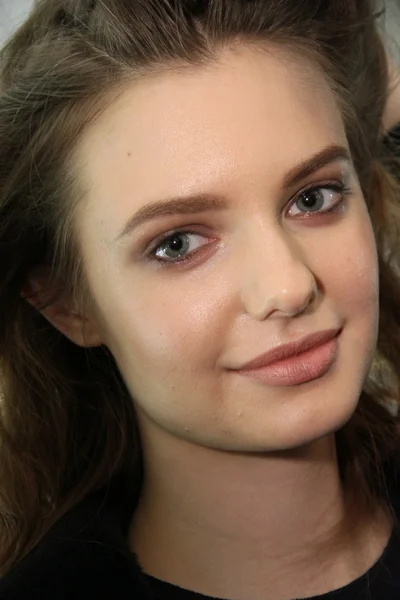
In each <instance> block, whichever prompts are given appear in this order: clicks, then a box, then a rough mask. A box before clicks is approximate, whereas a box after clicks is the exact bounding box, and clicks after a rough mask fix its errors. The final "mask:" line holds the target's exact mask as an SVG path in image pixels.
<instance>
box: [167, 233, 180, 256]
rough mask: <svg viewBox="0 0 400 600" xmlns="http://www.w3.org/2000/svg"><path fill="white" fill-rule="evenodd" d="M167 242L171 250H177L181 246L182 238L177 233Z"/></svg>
mask: <svg viewBox="0 0 400 600" xmlns="http://www.w3.org/2000/svg"><path fill="white" fill-rule="evenodd" d="M169 244H170V247H171V250H173V251H174V252H179V251H180V250H182V247H183V242H182V238H181V237H179V236H177V235H176V236H175V237H173V238H171V241H170V243H169Z"/></svg>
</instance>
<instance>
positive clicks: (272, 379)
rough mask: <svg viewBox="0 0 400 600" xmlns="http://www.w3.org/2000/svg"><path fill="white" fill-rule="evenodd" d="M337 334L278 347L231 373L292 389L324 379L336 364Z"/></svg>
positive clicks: (336, 332)
mask: <svg viewBox="0 0 400 600" xmlns="http://www.w3.org/2000/svg"><path fill="white" fill-rule="evenodd" d="M340 334H341V330H339V331H338V330H330V331H325V332H319V333H317V334H312V335H311V336H308V337H307V338H304V339H303V340H300V342H297V343H294V344H286V345H283V346H280V347H278V348H276V349H274V350H272V351H270V352H268V353H266V354H264V355H262V356H260V357H258V358H256V359H255V360H253V361H251V362H250V363H248V364H247V365H245V366H244V367H242V368H240V369H236V370H235V372H236V373H238V374H239V375H242V376H244V377H248V378H250V379H253V380H255V381H258V382H260V383H263V384H265V385H269V386H294V385H300V384H302V383H307V382H309V381H313V380H315V379H319V378H321V377H323V376H324V375H326V374H327V373H328V372H329V371H330V370H331V369H332V367H333V365H334V364H335V362H336V360H337V355H338V351H339V341H338V338H339V336H340Z"/></svg>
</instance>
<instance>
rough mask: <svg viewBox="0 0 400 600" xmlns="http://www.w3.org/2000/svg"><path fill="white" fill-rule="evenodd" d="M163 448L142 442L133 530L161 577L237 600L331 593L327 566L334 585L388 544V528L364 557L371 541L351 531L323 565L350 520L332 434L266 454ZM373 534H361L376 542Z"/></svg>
mask: <svg viewBox="0 0 400 600" xmlns="http://www.w3.org/2000/svg"><path fill="white" fill-rule="evenodd" d="M165 442H167V443H163V444H160V439H159V438H158V440H157V447H156V446H155V445H154V447H153V446H152V444H151V442H150V440H146V442H145V443H146V447H145V452H144V455H145V456H146V464H145V473H146V478H145V482H144V487H143V493H142V496H141V500H140V503H139V506H138V509H137V511H136V514H135V518H134V521H133V523H132V529H131V544H132V548H133V549H134V551H135V552H136V554H137V556H138V559H139V562H140V563H141V566H142V568H143V569H144V571H145V572H147V573H148V574H151V575H153V576H154V577H157V578H159V579H162V580H165V581H169V582H171V583H175V584H177V585H179V586H180V587H183V588H187V589H192V590H195V591H198V592H200V593H203V594H206V595H210V596H219V597H225V598H226V597H229V598H232V599H233V598H240V597H242V598H243V597H250V596H251V597H253V598H258V597H259V598H265V597H266V590H269V593H270V594H271V597H274V598H282V599H284V598H290V597H294V596H299V592H301V595H303V596H305V595H309V596H310V595H315V594H319V593H324V592H325V591H328V589H329V585H330V584H329V581H330V578H329V575H327V570H326V565H329V568H330V569H331V572H332V576H331V579H332V589H333V588H334V587H336V588H337V587H338V581H339V584H341V585H345V584H346V583H349V582H350V581H351V580H352V579H354V578H356V577H357V576H358V575H361V573H362V572H363V570H364V569H365V568H367V567H368V566H369V565H368V564H367V563H368V561H372V562H373V560H374V559H376V558H378V556H379V554H380V552H381V550H382V549H383V547H384V545H385V542H386V540H387V537H388V535H389V530H388V524H387V523H386V528H382V526H381V527H380V528H379V532H378V538H379V539H378V541H376V542H375V543H374V544H372V542H371V543H367V544H366V545H365V544H364V545H362V546H361V547H366V548H367V549H368V550H367V551H366V555H365V556H363V557H362V556H361V554H360V545H359V544H360V541H363V542H365V541H366V540H365V539H364V538H362V539H361V538H360V537H359V536H358V535H354V532H352V536H349V535H345V534H344V535H343V536H342V538H341V539H339V538H338V542H337V543H335V544H334V548H333V549H331V550H330V551H326V552H324V553H323V557H324V558H323V559H322V555H321V547H322V546H321V544H322V545H323V543H324V542H328V541H329V540H330V539H331V538H332V532H333V531H334V530H337V531H339V530H340V529H339V526H340V524H341V523H342V522H343V519H344V517H345V514H346V506H345V500H344V495H343V490H342V486H341V481H340V477H339V470H338V464H337V460H336V449H335V441H334V436H333V435H332V436H329V437H325V438H323V439H321V440H318V441H317V442H314V443H313V444H310V445H308V446H305V447H303V448H300V449H296V450H293V451H286V452H281V453H275V454H272V453H268V454H264V455H260V454H238V453H234V452H231V453H229V452H222V451H217V450H212V449H208V448H204V447H200V446H194V445H191V444H189V443H187V442H184V441H183V440H178V439H176V438H169V439H168V440H167V439H166V440H165ZM160 448H162V452H160ZM380 523H381V525H382V520H381V521H380ZM373 531H375V527H374V528H373ZM373 531H372V530H371V528H370V529H369V530H368V533H366V531H365V529H364V530H363V532H364V533H363V535H367V537H368V539H370V538H371V540H372V538H373V539H375V537H376V536H375V537H373V535H372V533H373ZM360 535H361V534H360ZM371 535H372V537H371ZM155 540H157V543H154V541H155ZM351 540H352V541H351ZM372 546H373V548H372ZM327 547H329V546H327ZM375 554H376V556H375ZM372 562H371V564H372ZM325 563H326V565H325ZM324 565H325V568H324ZM246 582H247V583H246ZM249 582H250V585H249ZM290 582H294V584H295V585H294V587H293V585H292V584H291V583H290ZM326 585H328V589H325V588H324V586H326ZM310 586H311V587H310ZM321 586H322V587H321ZM323 588H324V589H323ZM267 597H268V594H267Z"/></svg>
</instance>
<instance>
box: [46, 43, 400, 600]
mask: <svg viewBox="0 0 400 600" xmlns="http://www.w3.org/2000/svg"><path fill="white" fill-rule="evenodd" d="M331 145H338V146H342V147H344V148H348V145H347V140H346V135H345V132H344V128H343V124H342V119H341V116H340V113H339V111H338V108H337V106H336V104H335V100H334V97H333V95H332V93H331V91H330V89H329V87H328V85H327V83H326V82H325V80H324V77H323V75H322V74H321V73H320V72H319V71H318V70H317V69H316V67H314V66H313V65H311V64H310V63H308V62H307V60H306V59H304V60H302V59H301V58H299V57H296V59H295V58H294V57H292V56H290V55H289V54H288V53H287V52H285V51H284V50H283V49H277V48H271V49H270V51H269V52H268V53H266V52H263V51H261V50H257V49H255V48H252V49H249V48H246V47H240V48H236V49H235V50H229V51H226V52H224V53H222V54H221V57H220V59H219V60H218V61H216V62H215V63H213V64H210V65H209V66H207V67H202V68H187V69H184V70H179V71H176V72H168V73H165V74H163V75H160V74H159V75H157V76H154V77H152V78H148V79H146V80H143V81H142V82H140V83H139V84H138V83H135V84H134V85H132V86H130V87H128V88H127V89H126V90H125V91H124V92H123V93H122V94H121V95H120V97H119V98H118V100H116V101H115V103H114V104H113V106H112V107H111V108H109V109H108V110H107V111H106V112H105V113H104V114H103V115H102V116H101V117H100V118H99V119H98V120H97V121H96V122H95V123H94V124H93V125H92V127H91V128H90V129H89V130H88V131H87V132H86V133H85V135H84V137H83V138H82V140H81V143H80V146H79V149H78V152H77V156H76V160H77V162H78V164H79V166H80V170H81V172H82V173H83V174H82V177H83V181H82V183H83V185H84V186H85V188H86V189H87V190H88V194H87V197H86V199H85V201H83V202H82V204H81V205H80V207H79V209H78V212H77V215H76V227H77V235H78V240H79V243H80V246H81V251H82V253H83V257H84V261H85V264H86V269H87V277H88V285H89V289H90V291H91V295H92V298H93V306H92V307H91V309H90V310H89V311H86V313H85V314H84V315H81V316H79V315H77V314H76V313H77V312H79V307H76V306H70V305H68V303H67V304H65V305H63V306H60V305H58V306H55V307H52V308H51V309H48V310H47V312H46V316H47V318H48V319H49V320H50V321H51V322H53V324H54V325H55V326H56V327H58V328H59V329H60V330H61V331H63V333H64V334H65V335H67V336H68V337H70V339H72V340H73V341H74V342H76V343H78V344H82V345H88V346H90V345H96V344H105V345H107V346H108V348H109V349H110V350H111V352H112V354H113V355H114V357H115V359H116V361H117V364H118V366H119V368H120V370H121V373H122V375H123V377H124V379H125V381H126V384H127V386H128V388H129V390H130V392H131V394H132V398H133V402H134V403H135V406H136V409H137V415H138V420H139V426H140V430H141V435H142V438H143V450H144V461H145V471H146V479H145V483H144V489H143V495H142V499H141V502H140V504H139V507H138V510H137V512H136V515H135V518H134V520H133V522H132V528H131V539H130V544H131V547H132V549H133V550H134V551H135V552H136V553H137V555H138V557H139V560H140V562H141V565H142V567H143V568H144V569H145V570H146V571H147V572H148V573H150V574H152V575H154V576H156V577H159V578H162V579H165V580H167V581H170V582H173V583H176V584H178V585H180V586H182V587H186V588H190V589H194V590H196V591H199V592H201V593H204V594H209V595H214V596H219V597H226V598H231V599H232V600H234V599H236V598H243V597H252V598H254V599H258V598H260V599H261V598H265V597H273V598H276V599H278V600H279V599H281V600H284V599H287V598H291V597H294V596H297V597H298V596H306V595H313V594H319V593H324V592H326V591H328V590H330V589H333V588H337V587H340V586H342V585H345V584H346V583H348V582H349V581H351V580H352V579H354V578H355V577H357V576H359V575H360V574H361V573H362V572H363V571H365V570H366V569H367V568H368V567H369V566H370V565H371V564H372V563H373V562H374V561H375V560H376V559H377V558H378V556H379V555H380V553H381V551H382V548H383V547H384V545H385V543H386V541H387V537H388V535H389V529H390V527H389V525H388V523H387V522H386V521H383V520H379V522H377V523H375V522H374V523H365V524H363V527H361V528H360V531H359V532H358V533H357V535H354V536H353V538H352V541H349V540H347V539H346V540H343V543H342V544H338V545H335V547H334V548H333V547H332V548H331V550H329V551H327V552H326V554H324V555H323V556H321V554H319V555H317V552H316V550H315V547H316V546H315V542H316V540H317V539H318V540H321V539H325V538H326V537H327V536H328V534H329V532H330V530H331V528H332V527H333V526H335V525H336V524H337V523H338V522H339V521H340V520H341V519H342V517H343V515H344V511H345V505H344V500H343V494H342V490H341V486H340V480H339V474H338V467H337V461H336V454H335V444H334V435H333V433H334V432H335V431H336V430H337V429H338V428H340V427H341V426H342V425H343V424H344V423H345V422H346V421H347V420H348V419H349V418H350V416H351V415H352V414H353V412H354V410H355V408H356V405H357V402H358V399H359V394H360V391H361V388H362V384H363V381H364V379H365V376H366V374H367V372H368V369H369V367H370V363H371V360H372V356H373V353H374V348H375V344H376V337H377V329H378V272H377V257H376V249H375V243H374V238H373V233H372V229H371V223H370V220H369V216H368V213H367V210H366V206H365V202H364V199H363V195H362V192H361V189H360V186H359V183H358V180H357V177H356V174H355V172H354V169H353V166H352V164H351V163H348V162H346V161H344V160H336V161H334V162H331V163H330V164H328V165H326V166H324V167H323V168H320V169H319V170H317V171H316V172H315V173H313V174H312V175H309V176H308V177H304V178H303V179H302V180H301V181H299V182H297V183H296V185H292V186H291V187H290V188H285V187H284V184H283V182H284V179H285V177H286V176H287V174H288V172H290V171H291V170H293V169H294V168H295V167H296V166H298V165H299V164H300V163H302V162H304V161H305V160H308V159H310V158H311V157H312V156H313V155H314V154H315V153H317V152H319V151H321V150H323V149H325V148H326V147H328V146H331ZM332 182H334V183H336V184H340V182H342V183H343V182H344V183H345V185H346V186H348V188H349V192H348V194H345V195H344V196H342V195H341V194H340V193H339V192H337V191H336V192H330V191H329V190H326V188H324V185H325V186H326V184H327V183H332ZM310 185H312V186H314V187H317V186H319V187H320V188H323V197H324V199H325V200H324V201H326V207H330V206H331V205H332V204H333V203H337V210H336V211H335V212H332V213H324V214H323V213H320V214H313V215H311V216H310V215H308V216H306V217H304V216H303V215H300V216H299V215H298V213H299V212H301V211H299V207H298V205H297V204H296V199H298V195H299V193H300V192H301V191H302V190H304V188H305V187H307V186H310ZM199 193H201V194H208V195H212V196H214V197H216V196H218V197H219V198H222V197H223V198H224V199H225V201H226V204H227V208H225V209H223V210H222V209H220V210H207V211H205V212H200V213H197V214H194V215H193V214H191V215H176V214H171V215H169V216H164V217H159V218H157V219H154V220H152V221H149V222H147V223H143V224H142V225H141V226H140V227H138V228H137V229H134V230H133V231H131V232H130V234H129V235H125V236H122V237H121V231H123V229H124V227H125V226H126V223H127V222H128V221H129V219H131V217H132V216H133V215H135V214H136V215H137V214H138V211H139V210H140V209H142V208H143V207H144V206H145V205H147V204H149V203H155V202H157V201H160V200H164V199H166V198H170V197H180V198H184V201H185V202H186V201H188V199H187V196H188V195H191V194H199ZM340 202H343V204H342V205H341V208H339V203H340ZM324 206H325V204H324ZM290 211H291V212H290ZM296 211H297V212H296ZM296 215H297V216H296ZM175 228H181V229H183V230H186V229H189V230H190V231H193V232H194V235H191V236H190V238H189V239H190V248H191V249H192V248H193V249H195V248H196V251H195V252H193V254H192V258H191V260H189V261H188V262H186V263H177V264H175V265H173V264H165V263H161V262H158V261H156V260H155V259H154V257H150V255H149V250H151V249H153V246H154V241H155V240H156V241H157V240H159V238H160V236H162V235H163V234H165V233H166V232H170V231H171V230H173V229H175ZM164 248H165V247H164ZM167 252H168V251H167ZM162 256H163V257H165V251H164V254H163V255H162ZM83 321H84V322H85V328H84V329H85V336H84V337H83V335H82V331H83V327H82V323H83ZM332 327H333V328H341V329H342V333H341V334H340V336H339V338H338V343H339V350H338V354H337V357H336V361H335V363H334V365H333V367H332V369H331V370H330V371H329V372H328V373H327V374H326V375H325V376H324V377H322V378H320V379H318V380H314V381H311V382H309V383H305V384H302V385H298V386H284V387H276V386H268V385H264V384H260V383H257V382H254V381H252V380H250V379H248V378H246V377H244V376H242V375H239V374H238V373H235V372H232V371H231V369H232V368H234V367H237V366H240V365H243V364H244V363H246V362H247V361H249V360H251V359H253V358H255V357H256V356H258V355H259V354H260V353H263V352H265V351H267V350H269V349H271V348H274V347H276V346H279V345H281V344H283V343H286V342H290V341H294V340H298V339H300V338H302V337H303V336H305V335H308V334H310V333H313V332H316V331H320V330H324V329H329V328H332ZM155 539H157V544H154V540H155ZM154 546H156V547H154ZM360 549H363V551H361V550H360ZM268 594H270V595H269V596H268Z"/></svg>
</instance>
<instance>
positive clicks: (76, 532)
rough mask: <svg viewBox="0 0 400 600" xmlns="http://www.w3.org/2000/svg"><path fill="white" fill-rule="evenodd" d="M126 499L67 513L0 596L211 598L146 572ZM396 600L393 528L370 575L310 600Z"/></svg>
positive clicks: (399, 592)
mask: <svg viewBox="0 0 400 600" xmlns="http://www.w3.org/2000/svg"><path fill="white" fill-rule="evenodd" d="M387 480H388V486H389V490H390V499H391V503H392V506H393V509H394V512H395V514H396V515H397V517H399V516H400V479H399V478H398V477H397V475H396V473H395V472H394V470H393V469H390V471H388V476H387ZM121 498H123V496H121V490H120V489H119V491H118V490H117V491H116V490H114V491H113V490H112V489H111V488H108V489H104V490H102V491H100V492H97V493H95V494H92V495H90V496H88V497H87V498H86V499H85V500H84V501H83V502H82V503H81V504H79V505H78V506H77V507H75V508H74V509H73V510H71V511H70V512H69V513H68V514H66V515H65V516H64V517H62V518H61V519H60V520H59V521H58V523H57V524H56V525H55V526H54V527H53V528H52V529H51V531H50V532H49V533H48V534H47V536H46V537H45V538H44V539H43V541H42V542H41V543H40V544H39V545H38V546H37V547H36V548H35V550H33V551H32V552H31V553H30V554H29V555H28V556H27V557H26V558H25V559H24V560H23V561H21V562H20V563H18V564H17V566H15V567H14V568H13V569H12V570H11V571H10V572H9V573H8V574H7V575H6V576H5V577H4V578H3V579H2V580H1V581H0V600H91V599H92V598H93V599H94V600H103V599H104V600H106V599H107V600H138V599H140V600H153V599H162V600H170V599H174V600H210V599H209V598H208V597H206V596H203V595H201V594H198V593H196V592H194V591H187V590H183V589H181V588H178V587H176V586H174V585H172V584H169V583H166V582H162V581H159V580H157V579H155V578H153V577H150V576H149V575H146V574H145V573H143V571H142V570H141V568H140V566H139V564H138V562H137V560H136V558H135V556H134V555H133V554H132V553H131V552H130V550H129V547H128V543H127V538H128V529H129V521H130V517H131V515H130V513H128V511H127V510H126V508H124V506H123V504H122V502H121ZM154 543H157V540H155V541H154ZM399 598H400V533H399V530H398V527H397V526H395V527H394V529H393V532H392V535H391V538H390V540H389V543H388V545H387V547H386V549H385V551H384V552H383V555H382V556H381V558H380V560H378V561H377V562H376V563H375V565H373V567H372V568H371V569H370V570H369V571H368V572H367V573H366V574H365V575H363V576H362V577H360V578H359V579H357V580H355V581H353V582H352V583H350V584H349V585H347V586H345V587H343V588H341V589H339V590H336V591H332V592H330V593H327V594H323V595H320V596H315V597H314V598H313V600H355V599H357V600H399ZM243 600H251V599H247V598H244V599H243Z"/></svg>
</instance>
